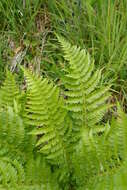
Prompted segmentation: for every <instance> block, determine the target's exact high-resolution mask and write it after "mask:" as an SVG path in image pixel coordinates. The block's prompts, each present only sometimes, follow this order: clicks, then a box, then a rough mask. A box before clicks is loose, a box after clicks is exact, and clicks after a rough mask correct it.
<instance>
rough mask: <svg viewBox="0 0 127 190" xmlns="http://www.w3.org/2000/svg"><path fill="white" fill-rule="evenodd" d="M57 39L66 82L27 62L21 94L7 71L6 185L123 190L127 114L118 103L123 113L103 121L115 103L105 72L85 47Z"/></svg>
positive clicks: (1, 152) (3, 117)
mask: <svg viewBox="0 0 127 190" xmlns="http://www.w3.org/2000/svg"><path fill="white" fill-rule="evenodd" d="M58 40H59V42H60V44H61V46H62V49H63V52H64V58H65V61H66V67H65V68H64V73H65V75H64V77H62V79H61V81H62V85H61V86H60V87H59V86H57V85H55V84H54V83H53V82H52V81H50V80H49V79H47V78H44V77H40V76H37V75H35V74H34V73H32V72H31V71H29V70H28V69H26V68H24V67H21V69H22V71H23V72H24V77H25V83H26V85H27V86H26V89H25V90H21V92H20V91H19V88H18V87H17V85H16V82H15V78H14V75H13V74H12V73H10V72H9V71H7V76H6V79H5V82H4V83H3V85H2V87H1V89H0V92H1V96H0V102H1V104H0V105H1V106H0V132H1V133H0V188H1V189H5V190H6V189H9V190H11V189H12V190H13V189H15V190H21V189H24V190H31V189H33V190H35V189H36V190H37V189H38V190H42V189H44V190H46V189H48V190H70V189H71V190H72V189H73V190H84V189H88V190H93V189H97V190H98V189H105V190H106V189H107V190H108V189H109V190H110V189H114V190H115V189H117V187H118V189H121V190H122V189H125V187H126V180H125V179H126V177H127V173H126V169H127V160H126V156H127V116H126V114H125V113H124V112H123V111H122V109H121V108H120V106H119V105H118V106H117V115H116V116H115V117H114V116H113V117H112V119H111V121H108V122H107V123H106V124H104V122H101V121H102V118H103V116H104V114H105V112H106V111H107V109H108V108H109V105H108V103H107V102H106V101H107V100H108V98H109V87H108V86H107V87H105V86H104V85H103V83H101V82H100V79H101V71H100V70H97V71H94V61H93V60H92V59H91V58H90V55H89V53H87V52H86V50H84V49H80V48H78V47H77V46H73V45H71V44H70V43H69V42H67V41H66V40H65V39H64V38H62V37H58ZM21 89H23V88H21ZM9 94H10V96H9Z"/></svg>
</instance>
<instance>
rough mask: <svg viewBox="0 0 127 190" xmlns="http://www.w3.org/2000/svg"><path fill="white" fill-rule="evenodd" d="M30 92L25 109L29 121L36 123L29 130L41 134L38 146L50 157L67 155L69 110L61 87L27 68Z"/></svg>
mask: <svg viewBox="0 0 127 190" xmlns="http://www.w3.org/2000/svg"><path fill="white" fill-rule="evenodd" d="M24 75H25V77H26V81H27V86H28V94H27V104H26V109H25V113H26V114H25V118H26V122H27V123H28V124H29V125H31V126H34V127H36V128H35V129H33V131H32V132H31V133H30V134H32V135H35V136H39V138H38V142H37V144H36V145H37V146H38V147H39V149H40V151H41V152H42V153H43V154H45V155H46V157H47V159H49V160H54V159H56V158H57V159H58V160H59V162H61V161H63V159H64V152H65V150H64V145H63V139H62V138H63V136H64V134H65V131H66V126H65V124H64V118H65V115H66V111H65V110H64V108H63V100H62V98H61V97H60V96H59V89H58V88H57V87H56V86H54V85H53V83H51V82H49V81H48V80H47V79H40V78H38V77H37V76H35V75H33V74H32V73H30V72H29V71H27V70H24Z"/></svg>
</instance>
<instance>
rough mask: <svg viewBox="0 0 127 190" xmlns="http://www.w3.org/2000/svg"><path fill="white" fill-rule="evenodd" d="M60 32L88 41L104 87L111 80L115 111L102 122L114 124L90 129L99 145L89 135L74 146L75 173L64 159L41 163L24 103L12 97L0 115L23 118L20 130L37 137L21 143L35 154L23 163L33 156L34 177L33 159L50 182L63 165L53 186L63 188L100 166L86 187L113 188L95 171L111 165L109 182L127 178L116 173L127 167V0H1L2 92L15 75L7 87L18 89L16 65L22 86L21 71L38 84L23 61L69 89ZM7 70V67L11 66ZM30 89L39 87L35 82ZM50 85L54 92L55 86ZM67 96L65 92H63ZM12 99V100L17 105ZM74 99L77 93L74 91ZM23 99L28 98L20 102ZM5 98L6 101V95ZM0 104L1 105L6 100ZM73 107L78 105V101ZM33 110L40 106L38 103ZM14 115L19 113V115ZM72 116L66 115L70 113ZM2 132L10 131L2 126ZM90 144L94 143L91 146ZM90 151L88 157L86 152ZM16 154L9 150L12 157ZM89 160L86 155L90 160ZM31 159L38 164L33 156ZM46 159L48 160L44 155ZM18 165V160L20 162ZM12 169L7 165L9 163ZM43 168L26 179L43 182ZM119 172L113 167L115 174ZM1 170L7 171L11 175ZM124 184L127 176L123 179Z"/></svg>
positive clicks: (80, 181)
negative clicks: (57, 162) (60, 163)
mask: <svg viewBox="0 0 127 190" xmlns="http://www.w3.org/2000/svg"><path fill="white" fill-rule="evenodd" d="M57 36H63V37H65V39H67V41H69V42H70V43H71V44H72V45H77V46H80V47H81V48H84V49H86V50H87V51H88V52H89V54H90V56H91V60H92V59H94V60H95V70H97V69H99V70H101V71H102V78H101V83H100V87H101V86H103V85H104V86H112V88H111V93H112V96H110V98H109V99H108V101H109V102H110V103H111V104H113V105H115V106H114V107H113V109H112V112H113V111H114V112H113V113H112V112H111V111H109V112H108V114H106V115H105V117H104V120H103V121H102V123H100V124H99V125H100V126H101V124H105V123H106V122H107V120H108V119H110V124H111V126H110V127H109V123H106V124H105V130H104V128H103V127H102V126H101V127H100V129H101V130H102V131H101V130H100V129H98V128H97V129H95V131H94V132H93V133H95V134H96V133H97V136H96V135H95V139H94V140H95V141H94V143H95V144H94V143H93V144H94V146H93V145H92V146H91V147H89V140H88V142H87V140H86V142H85V143H86V144H85V146H86V147H85V148H86V149H85V148H84V149H81V147H80V145H79V144H78V145H79V147H78V148H79V149H78V148H77V149H78V151H79V152H78V151H77V152H76V153H75V154H76V159H75V158H72V163H73V165H74V168H71V169H70V168H69V169H70V170H71V172H70V173H71V174H70V173H69V174H68V170H66V167H65V168H63V171H62V168H60V167H57V166H51V167H50V166H49V165H45V164H42V165H41V163H42V162H43V158H42V157H40V155H39V156H38V154H36V153H35V149H34V148H33V147H34V145H35V141H32V140H33V139H32V138H30V139H29V137H27V135H28V134H29V133H28V132H30V130H29V129H26V128H25V127H26V126H25V125H23V123H21V122H20V119H21V118H20V116H21V117H24V116H22V109H21V108H18V107H16V106H17V105H16V103H15V102H14V103H15V104H14V110H13V108H11V109H10V108H9V110H6V109H5V110H4V112H3V113H2V112H0V119H1V121H2V122H3V124H2V125H3V126H4V125H5V126H7V124H6V122H5V121H6V117H7V118H10V117H12V118H13V119H12V121H11V122H12V123H11V122H10V120H9V122H10V123H11V124H9V125H10V126H11V127H12V126H13V125H12V124H13V123H14V127H15V126H17V125H18V124H19V125H23V127H24V126H25V127H24V131H25V133H26V134H25V135H26V136H25V137H23V138H26V139H25V140H26V142H29V143H28V144H30V143H31V142H34V143H33V144H32V143H31V148H30V151H31V152H30V151H28V150H29V147H27V145H26V144H27V143H26V144H25V145H24V146H25V148H24V147H22V148H24V149H23V150H25V151H26V152H27V151H28V152H27V153H26V152H24V153H23V154H24V155H25V154H26V155H27V156H26V155H25V156H26V157H29V156H28V155H32V156H33V157H32V159H33V162H31V160H27V159H26V158H25V156H24V155H23V156H24V157H23V159H24V160H25V159H26V160H25V161H23V162H22V164H24V163H26V165H25V164H24V165H25V167H26V166H27V164H28V168H27V169H26V171H27V173H28V176H29V177H30V173H31V168H32V167H33V165H35V168H34V167H33V168H34V169H33V168H32V169H33V170H34V171H36V169H37V170H38V168H39V167H40V165H41V169H42V170H44V171H46V172H47V173H46V174H45V176H43V177H44V180H45V181H46V180H47V176H50V178H49V181H50V182H51V183H50V184H52V183H53V184H54V183H56V181H55V180H54V179H56V176H57V177H58V176H59V173H60V172H61V171H62V172H63V173H62V172H61V173H62V175H63V176H62V177H61V176H60V178H61V181H60V184H55V185H54V186H53V187H54V189H55V188H56V187H57V186H59V185H61V186H60V188H61V189H67V190H68V189H71V190H72V189H78V190H83V189H84V184H86V183H85V182H87V183H88V184H89V182H88V180H87V176H89V174H90V175H91V176H94V177H95V174H96V172H97V171H99V172H98V173H99V176H97V182H96V181H94V183H92V182H93V181H92V180H91V179H90V180H91V183H90V184H89V187H90V189H92V190H93V189H97V190H98V189H101V190H102V187H103V189H104V190H106V189H105V187H106V188H107V189H109V188H108V186H105V181H106V180H105V179H104V183H103V179H102V181H101V182H102V184H101V182H100V183H99V185H98V181H99V180H98V179H99V177H100V176H101V174H102V173H103V174H104V175H106V172H107V173H108V172H109V173H110V174H113V175H112V176H113V177H111V179H109V178H110V177H109V178H108V177H107V178H106V179H108V180H107V181H108V182H109V183H108V182H107V184H112V186H113V183H114V182H112V181H117V182H118V183H119V184H120V183H123V181H122V180H121V181H122V182H121V181H120V180H118V179H122V178H123V177H122V175H123V176H124V177H125V176H127V173H126V171H125V169H126V168H127V167H126V166H127V161H126V159H125V158H126V155H127V146H126V145H127V130H126V126H127V125H126V123H127V117H126V114H125V113H126V112H127V1H126V0H1V1H0V86H2V85H1V84H3V81H5V82H4V85H3V86H2V88H1V89H2V90H3V97H4V95H6V94H7V91H6V85H7V86H10V83H11V82H10V83H9V81H12V84H13V83H14V84H13V86H12V87H13V88H12V89H9V88H8V89H9V90H12V92H14V89H16V84H15V81H14V78H13V76H12V75H11V73H15V74H17V75H15V78H16V82H17V83H18V85H19V86H20V87H21V88H22V89H23V90H24V89H25V90H26V86H25V85H26V84H25V82H24V74H23V72H24V73H25V76H26V78H27V80H28V86H30V87H29V88H30V89H32V88H33V89H34V87H35V86H36V85H35V86H34V87H33V86H32V85H31V84H34V82H33V80H32V79H33V78H34V77H33V76H31V75H30V73H29V72H28V73H27V70H26V71H23V69H19V67H18V66H24V67H26V68H28V70H32V71H34V73H36V75H37V76H38V75H39V76H42V75H44V76H46V78H48V79H51V80H53V81H54V83H56V84H57V86H60V87H61V88H62V90H63V91H64V84H63V83H62V81H63V80H62V78H64V76H65V70H64V66H66V68H68V64H67V62H66V61H65V60H64V59H63V51H62V50H61V49H60V48H59V45H58V39H57ZM69 53H70V52H69ZM24 67H21V68H24ZM7 70H10V71H11V72H9V71H7ZM72 70H73V69H72ZM6 73H7V74H8V75H7V79H6V80H5V78H6ZM73 74H74V73H72V76H73V77H74V75H73ZM72 76H71V77H72ZM32 77H33V78H32ZM73 77H72V78H73ZM35 81H38V82H37V84H39V82H40V81H39V79H37V78H36V77H35ZM31 86H32V87H31ZM45 86H46V85H45ZM47 86H48V82H47ZM37 87H38V86H37ZM50 88H52V86H50V85H49V89H50ZM2 90H1V92H2ZM25 90H24V92H25ZM38 91H39V87H38ZM17 92H18V90H17V91H15V92H14V95H15V94H16V93H17ZM33 92H35V91H34V90H33ZM36 93H37V92H36ZM53 93H55V90H54V92H53ZM101 93H102V92H101ZM24 94H25V93H24ZM24 94H22V98H21V97H20V98H21V99H20V98H19V102H20V101H21V102H20V103H21V105H22V104H23V106H24V104H25V103H26V99H25V95H24ZM26 94H27V93H26ZM31 94H32V93H31ZM31 94H30V95H31ZM56 94H57V93H56ZM68 94H69V93H68ZM102 94H103V93H102ZM102 94H101V95H102ZM12 95H13V93H12ZM28 95H29V94H28ZM35 95H36V94H35ZM7 96H8V94H7ZM16 96H17V94H16ZM68 96H69V95H68ZM70 96H71V95H70ZM1 97H2V96H1ZM5 97H6V96H5ZM31 97H32V95H31ZM35 97H36V96H35ZM29 98H30V97H29ZM39 98H40V97H39ZM64 98H65V99H66V97H64ZM106 98H107V96H106ZM12 99H13V98H12ZM12 99H11V104H10V105H11V106H12V107H13V103H12V102H13V101H12ZM71 100H72V101H77V100H75V99H73V98H72V99H71ZM97 100H98V99H97ZM22 101H24V102H23V103H22ZM101 101H102V99H101ZM1 102H2V101H1ZM31 102H32V100H31ZM31 102H30V103H31ZM33 102H34V101H33ZM33 102H32V103H33ZM81 102H82V101H81ZM81 102H80V103H81ZM116 102H119V105H121V107H123V110H124V112H125V113H123V112H122V110H121V108H120V106H119V105H118V106H116ZM4 103H5V104H6V101H5V102H4ZM55 103H56V102H55ZM80 103H79V104H80ZM95 103H96V102H95ZM1 105H2V106H3V104H1ZM56 105H57V103H56ZM106 106H107V105H106ZM35 107H36V106H35ZM35 107H34V108H35ZM56 107H57V106H56ZM117 108H118V113H116V110H117ZM2 109H3V107H2ZM18 109H19V110H20V111H21V113H19V112H18V111H17V110H18ZM27 109H28V107H27ZM50 109H51V108H50ZM70 109H72V110H73V105H72V107H71V108H70ZM35 111H36V112H37V111H38V110H35ZM69 111H70V110H69ZM94 111H95V110H94ZM61 112H62V111H61ZM1 113H2V114H1ZM29 113H32V111H31V107H30V108H29V110H28V112H27V114H28V116H29ZM4 114H5V116H4ZM115 114H116V115H115ZM112 115H113V116H114V117H113V119H111V117H112ZM117 116H118V117H117ZM107 118H108V119H107ZM116 118H117V119H116ZM34 119H35V118H34ZM40 120H41V118H40ZM15 121H17V123H16V122H15ZM18 122H19V123H18ZM37 122H38V121H37ZM67 122H68V123H69V121H68V120H67ZM123 126H124V127H123ZM11 127H10V129H11ZM37 129H38V128H37ZM10 131H11V130H10ZM109 131H110V132H109ZM16 132H17V131H16ZM3 133H5V132H4V129H3ZM33 133H35V134H36V136H37V135H38V136H39V135H40V134H39V132H38V131H37V130H35V131H34V132H33ZM16 135H17V133H16ZM18 135H19V133H18ZM38 136H37V137H38ZM63 136H64V135H63ZM14 137H15V136H14ZM42 137H43V136H42ZM86 137H87V133H86V134H85V138H86ZM100 137H102V138H100ZM2 138H3V136H2ZM8 138H10V137H8ZM39 138H40V136H39ZM15 139H16V137H15ZM40 139H41V138H40ZM86 139H87V138H86ZM34 140H35V139H34ZM42 141H43V140H42ZM65 141H67V139H65ZM84 141H85V140H84ZM9 142H10V139H9ZM46 143H47V141H46V140H45V144H46ZM87 143H88V144H87ZM13 144H14V143H13ZM40 144H41V143H40ZM40 144H39V145H40ZM87 145H88V147H87ZM102 145H104V146H102ZM81 146H82V145H81ZM87 148H88V149H87ZM21 150H22V149H21ZM91 150H92V151H93V150H94V151H93V152H92V151H91ZM90 151H91V152H90ZM21 152H22V151H21ZM112 152H113V153H112ZM13 153H14V152H13ZM78 153H79V155H78ZM2 154H3V153H1V152H0V155H2ZM18 154H19V152H18V151H17V155H18ZM87 154H88V157H87V156H86V155H87ZM90 154H91V155H90ZM84 155H85V156H86V157H85V156H84ZM95 155H96V156H95ZM9 156H10V155H9ZM11 156H12V154H11ZM11 156H10V157H11ZM13 156H14V155H13ZM13 156H12V157H11V158H13ZM36 156H37V158H38V157H39V158H38V160H37V159H35V160H34V157H36ZM73 156H74V155H73ZM78 156H79V157H78ZM94 156H95V159H94V162H93V160H89V159H91V158H93V157H94ZM19 157H20V154H19ZM19 157H18V159H19V160H18V161H20V159H22V157H21V158H19ZM98 158H99V159H98ZM109 158H110V159H109ZM84 160H85V161H86V162H85V163H84ZM98 160H99V161H98ZM4 161H5V160H4ZM4 161H2V162H1V163H2V164H3V162H4ZM27 161H28V162H27ZM34 161H35V163H36V164H34ZM87 161H89V162H88V165H87V164H86V163H87ZM124 161H125V162H124ZM8 162H9V161H8ZM95 162H96V163H95ZM1 163H0V164H1ZM43 163H45V161H44V162H43ZM16 164H17V162H16V161H15V165H16ZM101 164H102V165H101ZM12 165H14V164H12ZM12 165H11V166H10V165H9V166H7V168H6V169H8V167H10V168H11V167H12ZM16 166H18V164H17V165H16ZM79 166H81V168H79ZM0 167H1V165H0ZM2 167H3V166H2ZM3 168H4V167H3ZM12 168H13V167H12ZM19 168H20V167H19ZM47 168H48V169H47ZM100 168H101V169H100ZM119 168H120V170H119ZM0 169H1V168H0ZM20 169H21V168H20ZM29 169H30V170H29ZM59 169H60V170H59ZM67 169H68V168H67ZM12 170H13V169H12ZM12 170H11V169H10V171H12ZM42 170H41V171H40V173H39V174H38V176H36V173H35V172H33V173H34V175H33V176H32V179H31V178H30V179H29V180H28V179H26V181H29V182H28V184H32V182H33V183H34V182H35V184H38V183H40V184H41V180H40V179H41V175H42ZM7 171H8V170H7ZM54 171H55V172H56V173H55V172H54ZM72 171H73V172H72ZM83 171H86V173H84V172H83ZM121 171H122V172H121ZM87 172H88V173H87ZM92 172H93V173H92ZM115 172H116V175H114V173H115ZM52 173H53V174H54V173H55V175H54V176H53V175H52ZM73 173H74V174H76V175H75V176H76V177H75V176H73ZM79 174H80V175H79ZM124 174H125V175H124ZM78 175H79V176H78ZM10 176H11V175H10ZM52 176H53V178H52ZM65 176H66V177H65ZM68 176H69V177H68ZM4 177H5V179H6V176H4ZM102 177H105V176H102ZM33 179H34V180H33ZM68 179H71V180H70V181H71V182H70V183H68ZM84 179H85V180H84ZM112 179H113V180H112ZM32 180H33V181H32ZM10 181H11V177H9V180H8V181H7V183H10ZM12 181H13V180H12ZM21 181H22V176H21ZM24 181H25V180H24ZM31 181H32V182H31ZM54 181H55V182H54ZM125 181H126V180H124V182H125ZM5 182H6V180H5ZM25 183H26V182H25ZM21 184H22V183H21ZM75 184H76V186H75ZM107 184H106V185H107ZM124 184H126V182H125V183H124ZM25 185H26V184H25ZM31 186H32V185H31ZM51 186H52V185H51ZM118 186H119V185H116V187H115V186H113V187H114V188H115V190H117V189H118V188H117V187H118ZM123 186H124V188H125V190H126V187H127V184H126V186H125V185H123ZM123 186H122V187H123ZM0 187H2V186H0ZM25 187H26V189H28V188H27V186H25ZM37 187H38V186H35V188H37ZM78 187H79V188H78ZM86 187H87V186H86ZM95 187H96V188H95ZM17 188H18V187H17ZM21 188H22V186H21ZM39 188H40V187H38V189H39ZM46 188H47V186H46ZM110 188H111V186H110ZM124 188H119V189H118V190H123V189H124ZM40 189H41V188H40ZM49 189H50V188H49ZM52 189H53V188H52V187H51V190H52ZM56 189H57V188H56ZM56 189H55V190H56ZM58 189H59V187H58ZM86 189H87V188H86ZM33 190H34V187H33Z"/></svg>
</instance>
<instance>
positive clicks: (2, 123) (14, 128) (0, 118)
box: [0, 107, 25, 147]
mask: <svg viewBox="0 0 127 190" xmlns="http://www.w3.org/2000/svg"><path fill="white" fill-rule="evenodd" d="M24 138H25V129H24V122H23V120H22V118H21V117H20V116H19V115H18V114H17V113H15V112H14V111H13V108H12V107H8V108H7V110H5V111H3V112H0V143H2V144H8V146H10V145H14V146H17V147H18V146H21V145H22V146H23V144H24ZM4 146H5V145H4Z"/></svg>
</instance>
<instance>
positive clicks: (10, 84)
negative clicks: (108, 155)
mask: <svg viewBox="0 0 127 190" xmlns="http://www.w3.org/2000/svg"><path fill="white" fill-rule="evenodd" d="M18 97H19V88H18V86H17V85H16V82H15V78H14V76H13V75H12V73H11V72H9V71H7V73H6V79H5V81H4V84H3V86H2V87H1V89H0V105H1V106H2V107H6V106H13V105H14V99H15V100H17V99H18Z"/></svg>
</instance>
